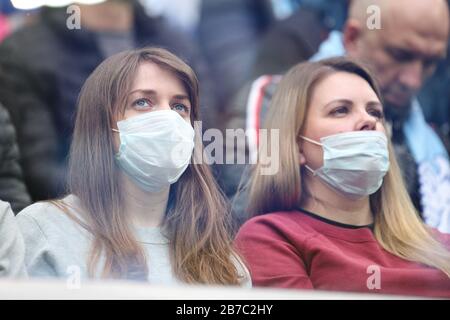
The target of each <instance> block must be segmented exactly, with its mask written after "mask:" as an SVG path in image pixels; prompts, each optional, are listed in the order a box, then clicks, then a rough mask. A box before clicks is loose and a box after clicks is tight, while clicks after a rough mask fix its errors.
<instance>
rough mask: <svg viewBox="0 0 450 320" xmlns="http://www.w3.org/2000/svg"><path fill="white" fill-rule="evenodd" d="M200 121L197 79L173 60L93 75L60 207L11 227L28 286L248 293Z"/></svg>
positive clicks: (110, 66)
mask: <svg viewBox="0 0 450 320" xmlns="http://www.w3.org/2000/svg"><path fill="white" fill-rule="evenodd" d="M198 115H199V101H198V82H197V78H196V76H195V74H194V72H193V71H192V69H191V68H190V67H189V66H188V65H186V64H185V63H184V62H183V61H182V60H180V59H179V58H178V57H176V56H175V55H173V54H171V53H170V52H168V51H166V50H164V49H158V48H144V49H140V50H132V51H126V52H122V53H119V54H117V55H114V56H112V57H110V58H108V59H107V60H105V61H104V62H103V63H101V64H100V65H99V66H98V67H97V69H96V70H95V71H94V72H93V73H92V74H91V75H90V77H89V78H88V79H87V81H86V82H85V84H84V86H83V88H82V90H81V93H80V96H79V101H78V109H77V118H76V123H75V129H74V136H73V141H72V146H71V152H70V160H69V167H70V171H69V184H68V194H69V195H68V196H66V197H65V198H63V199H60V200H54V201H51V202H43V203H36V204H34V205H31V206H29V207H27V208H26V209H25V210H23V211H22V212H21V213H20V214H19V215H18V219H19V224H20V227H21V230H22V233H23V235H24V238H25V243H26V247H27V248H26V258H25V261H26V267H27V270H28V272H29V274H30V276H56V277H64V276H67V275H68V274H71V273H75V272H77V273H79V274H80V275H81V277H82V278H88V277H89V278H120V279H138V280H148V281H150V282H151V283H160V284H170V283H179V282H182V283H199V284H223V285H249V279H248V277H247V276H246V274H247V273H246V269H245V267H243V266H242V265H241V263H239V261H240V260H239V258H238V256H237V255H236V253H235V252H234V251H233V249H232V240H231V238H230V236H229V225H228V213H227V212H228V211H227V207H226V202H225V200H224V198H223V196H222V194H221V193H220V191H219V189H218V188H217V186H216V183H215V181H214V179H213V177H212V175H211V173H210V170H209V168H208V166H207V165H206V164H203V163H202V161H201V158H199V157H201V156H202V148H203V146H202V143H201V139H200V135H201V132H199V131H197V132H196V131H195V130H194V128H193V127H194V121H196V120H198Z"/></svg>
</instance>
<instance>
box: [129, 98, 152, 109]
mask: <svg viewBox="0 0 450 320" xmlns="http://www.w3.org/2000/svg"><path fill="white" fill-rule="evenodd" d="M133 107H135V108H136V109H138V110H139V109H140V110H142V109H148V108H149V107H151V102H150V101H149V100H147V99H137V100H136V101H134V102H133Z"/></svg>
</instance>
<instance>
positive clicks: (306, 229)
mask: <svg viewBox="0 0 450 320" xmlns="http://www.w3.org/2000/svg"><path fill="white" fill-rule="evenodd" d="M317 235H318V232H317V231H316V230H315V229H314V228H312V227H311V226H310V224H309V220H308V218H307V217H305V216H304V215H303V214H301V213H300V212H298V211H292V212H276V213H270V214H264V215H261V216H257V217H254V218H252V219H250V220H249V221H247V222H246V223H245V224H244V225H243V226H242V227H241V228H240V229H239V232H238V234H237V236H236V240H235V245H236V248H237V250H238V251H240V252H249V251H260V252H261V251H264V250H269V251H272V250H275V248H280V247H286V246H288V247H295V248H297V249H302V248H306V247H307V245H308V243H309V242H308V241H309V240H310V239H312V238H314V237H316V236H317Z"/></svg>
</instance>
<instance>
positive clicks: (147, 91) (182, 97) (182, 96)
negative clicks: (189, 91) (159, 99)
mask: <svg viewBox="0 0 450 320" xmlns="http://www.w3.org/2000/svg"><path fill="white" fill-rule="evenodd" d="M134 93H143V94H145V95H148V96H155V95H157V94H158V93H157V92H156V91H155V90H152V89H136V90H133V91H130V93H128V95H127V97H129V96H131V95H132V94H134ZM172 98H173V99H177V100H185V99H186V100H189V97H188V96H187V95H185V94H182V93H178V94H175V95H174V96H173V97H172Z"/></svg>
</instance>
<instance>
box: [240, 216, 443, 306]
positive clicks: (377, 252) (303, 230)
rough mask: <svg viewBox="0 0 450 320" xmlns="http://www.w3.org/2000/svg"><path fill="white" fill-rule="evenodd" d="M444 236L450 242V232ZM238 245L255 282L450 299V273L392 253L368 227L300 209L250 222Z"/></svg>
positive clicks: (303, 287)
mask: <svg viewBox="0 0 450 320" xmlns="http://www.w3.org/2000/svg"><path fill="white" fill-rule="evenodd" d="M440 235H441V236H442V237H443V238H445V239H443V240H444V242H445V243H448V244H450V241H449V240H450V236H449V235H443V234H440ZM236 247H237V249H238V251H240V253H241V254H242V255H243V258H244V260H245V262H246V263H247V265H248V267H249V269H250V273H251V276H252V282H253V285H254V286H265V287H278V288H297V289H318V290H332V291H352V292H365V293H383V294H400V295H417V296H434V297H450V278H449V277H448V276H447V275H446V274H445V273H443V272H441V271H440V270H437V269H433V268H431V267H428V266H424V265H420V264H418V263H413V262H410V261H406V260H404V259H401V258H399V257H397V256H394V255H392V254H390V253H389V252H387V251H385V250H384V249H383V248H381V246H380V245H379V244H378V242H377V241H376V239H375V237H374V236H373V233H372V231H371V230H370V229H369V228H367V227H366V228H358V229H350V228H344V227H340V226H335V225H332V224H329V223H327V222H324V221H321V220H319V219H317V218H314V217H311V216H309V215H306V214H304V213H302V212H298V211H295V212H278V213H272V214H266V215H262V216H258V217H255V218H253V219H251V220H249V221H248V222H247V223H245V224H244V225H243V226H242V228H241V229H240V230H239V233H238V235H237V238H236ZM374 270H379V272H378V271H374ZM376 274H379V279H380V281H379V288H378V286H377V285H376V281H374V276H376ZM368 282H369V285H368ZM369 287H371V289H369Z"/></svg>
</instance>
